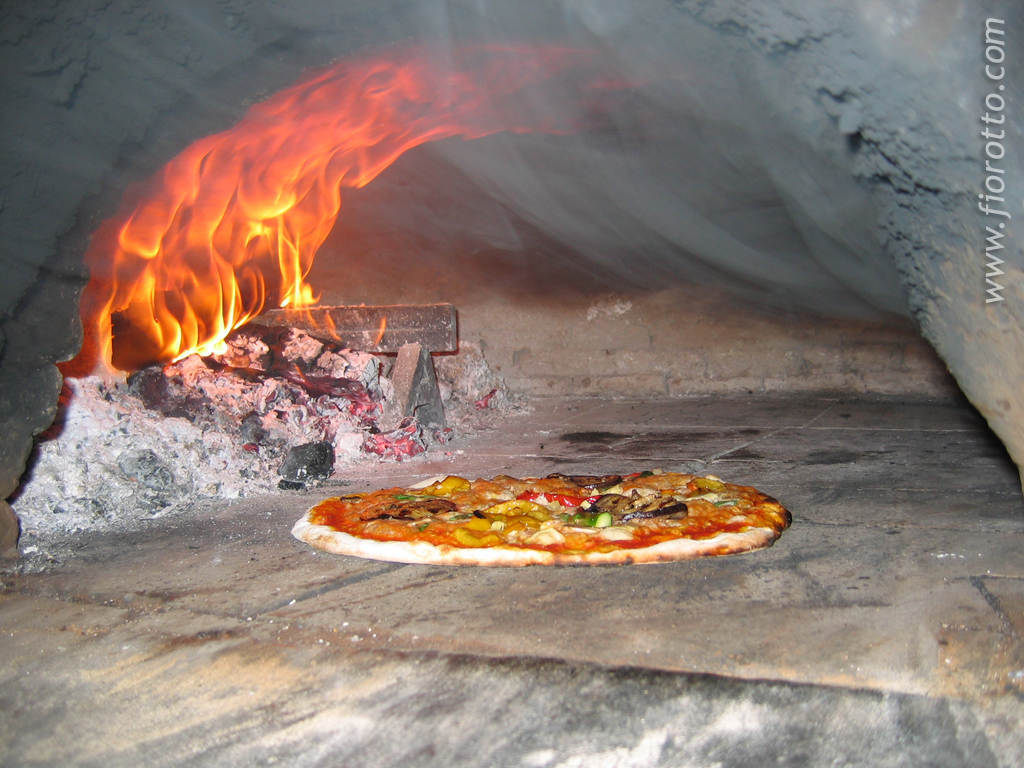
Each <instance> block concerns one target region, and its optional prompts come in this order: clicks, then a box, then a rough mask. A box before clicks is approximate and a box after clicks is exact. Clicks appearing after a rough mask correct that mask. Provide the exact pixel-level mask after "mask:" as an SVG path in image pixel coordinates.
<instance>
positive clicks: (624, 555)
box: [292, 513, 779, 567]
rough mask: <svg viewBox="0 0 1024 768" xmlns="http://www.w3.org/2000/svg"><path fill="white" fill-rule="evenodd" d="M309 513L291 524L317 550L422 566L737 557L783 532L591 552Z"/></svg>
mask: <svg viewBox="0 0 1024 768" xmlns="http://www.w3.org/2000/svg"><path fill="white" fill-rule="evenodd" d="M309 514H310V513H307V514H306V516H305V517H303V518H302V519H301V520H299V521H298V522H297V523H296V524H295V525H294V527H293V528H292V535H293V536H294V537H295V538H297V539H299V540H300V541H304V542H306V543H307V544H310V545H312V546H314V547H316V548H317V549H322V550H323V551H325V552H331V553H333V554H336V555H352V556H354V557H362V558H367V559H370V560H384V561H387V562H392V563H412V564H422V565H490V566H506V567H515V566H525V565H629V564H640V563H664V562H674V561H677V560H693V559H695V558H698V557H712V556H715V555H733V554H738V553H741V552H749V551H751V550H754V549H762V548H764V547H770V546H771V545H772V544H773V543H774V542H775V540H776V539H777V538H778V537H779V534H778V533H777V532H776V531H774V530H772V529H771V528H750V529H748V530H746V531H742V532H740V533H720V534H718V535H717V536H713V537H712V538H709V539H673V540H671V541H663V542H661V543H659V544H655V545H653V546H650V547H642V548H640V549H620V550H615V551H613V552H588V553H586V554H555V553H553V552H547V551H544V550H537V549H520V548H517V547H508V546H499V547H480V548H463V547H450V546H447V545H440V546H437V545H434V544H431V543H430V542H426V541H377V540H374V539H361V538H358V537H356V536H352V535H350V534H347V533H343V532H342V531H337V530H335V529H334V528H330V527H328V526H326V525H317V524H315V523H311V522H310V521H309Z"/></svg>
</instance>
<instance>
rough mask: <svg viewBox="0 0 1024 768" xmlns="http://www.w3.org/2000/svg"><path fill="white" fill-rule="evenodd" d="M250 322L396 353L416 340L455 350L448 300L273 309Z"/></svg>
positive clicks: (439, 349)
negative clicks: (438, 302)
mask: <svg viewBox="0 0 1024 768" xmlns="http://www.w3.org/2000/svg"><path fill="white" fill-rule="evenodd" d="M250 322H251V323H254V324H257V325H266V326H284V327H288V328H298V329H299V330H302V331H305V332H306V333H308V334H309V335H310V336H313V337H314V338H317V339H320V340H321V341H329V342H333V343H335V344H340V345H341V346H343V347H348V348H349V349H358V350H360V351H362V352H372V353H375V354H384V355H387V354H395V353H397V352H398V351H399V350H400V349H401V348H402V347H403V346H405V345H406V344H419V345H421V346H422V347H423V348H424V349H426V350H428V351H430V352H457V351H458V335H457V323H456V315H455V307H454V306H453V305H451V304H394V305H381V306H373V307H366V306H360V307H310V308H308V309H273V310H270V311H269V312H264V313H263V314H262V315H260V316H259V317H256V318H254V319H253V320H252V321H250Z"/></svg>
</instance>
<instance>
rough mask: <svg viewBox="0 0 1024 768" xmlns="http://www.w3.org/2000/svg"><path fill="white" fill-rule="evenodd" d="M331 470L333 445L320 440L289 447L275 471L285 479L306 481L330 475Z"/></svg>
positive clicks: (332, 466) (332, 467)
mask: <svg viewBox="0 0 1024 768" xmlns="http://www.w3.org/2000/svg"><path fill="white" fill-rule="evenodd" d="M333 471H334V447H333V446H332V445H331V444H330V443H328V442H327V441H326V440H322V441H320V442H319V443H305V444H304V445H296V446H295V447H294V448H291V449H290V450H289V451H288V455H287V456H286V457H285V460H284V463H283V464H282V465H281V469H279V470H278V471H277V473H278V474H279V475H281V477H283V478H284V479H285V480H291V481H293V482H298V483H306V482H310V481H312V480H323V479H325V478H327V477H330V476H331V473H332V472H333Z"/></svg>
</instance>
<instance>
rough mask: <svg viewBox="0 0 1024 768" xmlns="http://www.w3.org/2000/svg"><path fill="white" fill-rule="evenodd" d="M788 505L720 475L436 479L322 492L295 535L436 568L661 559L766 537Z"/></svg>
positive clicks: (340, 550) (343, 550)
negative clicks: (339, 493) (334, 494)
mask: <svg viewBox="0 0 1024 768" xmlns="http://www.w3.org/2000/svg"><path fill="white" fill-rule="evenodd" d="M790 521H791V518H790V514H789V512H788V511H787V510H786V508H785V507H783V506H782V505H781V504H780V503H779V502H778V501H776V500H775V499H773V498H772V497H771V496H768V495H766V494H764V493H761V492H760V491H758V490H757V489H755V488H750V487H748V486H742V485H732V484H730V483H726V482H723V481H722V480H721V479H719V478H717V477H715V476H714V475H708V476H707V477H698V476H695V475H687V474H680V473H676V472H661V471H657V470H655V471H647V472H635V473H633V474H629V475H601V476H596V475H594V476H592V475H564V474H560V473H555V474H552V475H548V476H547V477H544V478H535V477H526V478H516V477H510V476H508V475H499V476H498V477H495V478H493V479H491V480H482V479H481V480H474V481H470V480H467V479H465V478H462V477H455V476H449V477H438V478H431V479H430V480H426V481H424V482H422V483H417V484H416V485H413V486H410V487H408V488H386V489H381V490H376V491H372V492H369V493H354V494H349V495H346V496H338V497H335V498H330V499H326V500H324V501H321V502H320V503H319V504H317V505H316V506H314V507H313V508H312V509H310V510H309V512H307V513H306V515H305V516H304V517H303V518H302V519H301V520H299V521H298V522H297V523H296V524H295V526H294V528H293V529H292V534H293V535H294V536H295V537H296V538H298V539H300V540H302V541H305V542H307V543H309V544H311V545H313V546H314V547H316V548H318V549H322V550H325V551H327V552H333V553H336V554H342V555H355V556H356V557H365V558H370V559H372V560H388V561H392V562H399V563H429V564H433V565H497V566H517V565H603V564H626V563H659V562H668V561H674V560H689V559H691V558H695V557H708V556H712V555H728V554H734V553H737V552H748V551H750V550H753V549H760V548H762V547H768V546H771V544H772V543H773V542H774V541H775V540H776V539H777V538H778V537H779V536H780V534H781V533H782V531H783V530H785V529H786V528H787V527H788V526H789V524H790Z"/></svg>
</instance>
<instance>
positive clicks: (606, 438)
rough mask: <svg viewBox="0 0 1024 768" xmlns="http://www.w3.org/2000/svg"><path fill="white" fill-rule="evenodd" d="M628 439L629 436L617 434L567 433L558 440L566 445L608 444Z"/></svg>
mask: <svg viewBox="0 0 1024 768" xmlns="http://www.w3.org/2000/svg"><path fill="white" fill-rule="evenodd" d="M627 437H629V435H621V434H619V433H617V432H566V433H564V434H563V435H561V437H559V438H558V439H559V440H562V441H563V442H566V443H604V444H608V443H611V442H614V441H616V440H622V439H624V438H627Z"/></svg>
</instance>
